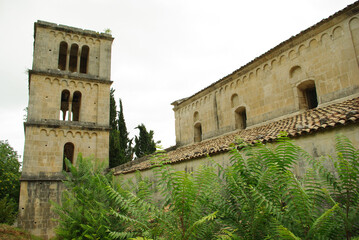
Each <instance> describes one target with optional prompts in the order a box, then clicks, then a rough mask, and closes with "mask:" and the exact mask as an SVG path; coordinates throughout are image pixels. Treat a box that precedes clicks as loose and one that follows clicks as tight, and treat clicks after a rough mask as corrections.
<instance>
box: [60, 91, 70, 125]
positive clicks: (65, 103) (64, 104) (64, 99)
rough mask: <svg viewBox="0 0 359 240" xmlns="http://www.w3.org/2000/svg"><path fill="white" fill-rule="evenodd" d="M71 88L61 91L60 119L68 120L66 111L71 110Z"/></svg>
mask: <svg viewBox="0 0 359 240" xmlns="http://www.w3.org/2000/svg"><path fill="white" fill-rule="evenodd" d="M69 99H70V92H69V90H63V91H62V93H61V105H60V120H63V121H65V120H66V113H67V111H68V110H69Z"/></svg>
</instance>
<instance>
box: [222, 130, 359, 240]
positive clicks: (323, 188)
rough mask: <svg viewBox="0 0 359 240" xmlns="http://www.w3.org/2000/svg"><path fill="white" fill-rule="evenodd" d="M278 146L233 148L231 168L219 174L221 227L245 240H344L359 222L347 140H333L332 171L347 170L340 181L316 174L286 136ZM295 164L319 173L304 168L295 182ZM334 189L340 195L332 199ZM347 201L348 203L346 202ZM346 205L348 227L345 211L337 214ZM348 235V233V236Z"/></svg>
mask: <svg viewBox="0 0 359 240" xmlns="http://www.w3.org/2000/svg"><path fill="white" fill-rule="evenodd" d="M278 142H279V143H278V144H277V145H276V146H275V147H274V148H273V149H271V148H269V147H268V146H265V145H263V144H257V146H256V147H249V146H247V145H246V144H244V143H243V142H240V143H239V145H238V146H235V147H233V149H232V151H231V155H232V158H231V161H232V166H231V167H228V168H227V169H224V174H223V176H224V178H225V180H226V191H225V194H226V198H227V200H226V202H227V204H222V205H219V209H220V211H221V212H224V213H225V217H224V218H223V219H222V221H224V222H225V223H226V224H227V225H228V226H229V227H231V228H232V229H237V231H236V232H235V233H236V234H237V235H239V236H242V237H243V238H244V239H264V238H267V239H268V238H269V239H343V237H344V236H345V235H347V236H354V234H353V231H354V229H353V226H354V225H355V224H356V223H357V222H359V221H358V217H357V216H358V214H357V213H358V204H357V202H356V201H357V200H356V199H357V198H356V197H354V196H358V192H355V191H356V189H357V187H358V177H359V175H358V172H355V171H356V170H355V169H357V168H356V167H355V166H353V165H358V158H357V155H356V154H357V150H355V148H354V147H353V145H352V144H351V143H350V142H349V140H347V139H346V138H343V137H338V139H337V152H338V158H337V160H336V161H335V162H336V164H335V165H336V166H342V168H343V169H346V171H341V170H340V169H339V170H338V173H339V174H338V177H339V179H337V178H336V177H335V175H336V174H331V173H330V172H327V171H325V168H324V167H323V166H322V167H321V168H318V166H319V164H318V163H317V162H315V161H314V159H312V158H311V157H310V156H309V155H308V154H307V153H306V152H304V151H303V150H302V149H300V148H299V147H297V146H296V145H294V144H293V143H291V141H290V140H289V139H287V138H286V137H285V136H281V137H280V138H279V139H278ZM239 149H241V151H240V150H239ZM242 153H243V154H244V155H243V154H242ZM344 159H345V160H344ZM300 160H302V161H306V162H308V163H315V166H313V167H316V169H320V170H321V171H319V170H318V171H317V170H313V169H311V168H307V169H306V172H305V174H304V176H302V177H298V176H296V175H295V174H293V172H294V166H295V165H299V163H300V162H299V161H300ZM349 162H350V164H351V165H350V167H351V168H352V170H350V171H349V170H348V165H349ZM340 164H341V165H340ZM353 169H354V170H353ZM320 173H322V174H320ZM320 175H325V176H327V177H328V178H327V179H329V180H330V181H328V182H326V181H325V180H326V179H323V178H321V177H320ZM344 175H345V177H342V176H344ZM343 178H345V179H348V181H346V182H345V181H343V180H342V179H343ZM354 179H355V180H354ZM330 183H332V184H333V185H334V186H335V187H332V186H331V185H330ZM344 185H345V186H346V188H345V187H343V186H344ZM335 189H337V190H335ZM339 189H341V191H343V189H345V190H344V191H345V192H338V194H336V193H335V191H340V190H339ZM347 189H350V190H347ZM332 190H334V192H333V191H332ZM347 193H349V194H347ZM341 194H342V195H343V196H345V197H344V199H343V197H341V196H340V195H341ZM336 195H337V196H338V199H340V198H341V200H338V201H335V198H333V197H335V196H336ZM346 197H349V198H350V200H345V198H346ZM340 201H344V202H345V203H342V204H341V203H340ZM348 202H350V203H353V205H352V204H350V205H351V207H352V208H353V209H352V210H351V213H349V214H348V216H352V217H353V219H351V220H349V221H348V219H345V218H343V219H341V216H346V212H345V211H344V213H341V211H342V210H341V208H342V209H343V208H344V209H347V208H346V206H345V207H343V205H345V204H346V203H348ZM355 204H356V205H355ZM354 206H356V207H354ZM344 209H343V210H344ZM349 209H350V208H349ZM347 229H350V231H351V232H350V233H349V234H348V233H346V232H347V231H348V230H347ZM356 229H358V228H356ZM356 231H357V230H356ZM355 235H358V233H357V232H355ZM348 239H349V238H348Z"/></svg>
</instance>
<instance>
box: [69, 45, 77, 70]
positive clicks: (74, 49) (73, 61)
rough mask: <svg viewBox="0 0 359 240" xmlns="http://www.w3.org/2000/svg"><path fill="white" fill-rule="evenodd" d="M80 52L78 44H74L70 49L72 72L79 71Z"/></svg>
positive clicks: (70, 68)
mask: <svg viewBox="0 0 359 240" xmlns="http://www.w3.org/2000/svg"><path fill="white" fill-rule="evenodd" d="M78 53H79V46H78V45H77V44H72V45H71V49H70V60H69V70H70V72H77V57H78Z"/></svg>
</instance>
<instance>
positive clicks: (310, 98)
mask: <svg viewBox="0 0 359 240" xmlns="http://www.w3.org/2000/svg"><path fill="white" fill-rule="evenodd" d="M304 93H305V98H306V100H307V104H308V109H312V108H316V107H317V106H318V100H317V91H316V90H315V87H314V88H308V89H306V90H305V92H304Z"/></svg>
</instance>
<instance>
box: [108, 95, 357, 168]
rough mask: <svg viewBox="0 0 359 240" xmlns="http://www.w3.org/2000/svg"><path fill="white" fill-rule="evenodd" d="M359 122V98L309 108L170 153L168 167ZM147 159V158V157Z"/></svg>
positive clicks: (148, 163) (141, 165)
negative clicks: (233, 147)
mask: <svg viewBox="0 0 359 240" xmlns="http://www.w3.org/2000/svg"><path fill="white" fill-rule="evenodd" d="M358 122H359V97H356V98H353V99H350V100H346V101H342V102H339V103H334V104H331V105H328V106H324V107H318V108H314V109H310V110H307V111H304V112H301V113H298V114H295V115H292V116H290V117H286V118H283V119H281V120H278V121H274V122H270V123H267V124H263V125H261V126H258V127H252V128H248V129H245V130H239V131H236V132H232V133H230V134H226V135H222V136H219V137H216V138H212V139H208V140H205V141H202V142H199V143H195V144H192V145H188V146H184V147H179V148H177V149H175V150H173V151H169V152H167V156H168V159H169V161H168V164H171V163H177V162H181V161H186V160H192V159H196V158H201V157H205V156H207V155H208V154H209V155H213V154H218V153H221V152H226V151H228V150H229V145H230V144H231V143H233V142H235V141H236V139H238V138H241V139H243V140H245V141H246V142H248V143H253V142H255V141H258V140H259V141H261V142H270V141H274V140H275V139H276V138H277V136H278V134H279V133H280V132H281V131H285V132H287V133H288V135H289V137H297V136H301V135H304V134H311V133H314V132H317V131H320V130H323V129H329V128H333V127H336V126H341V125H347V124H350V123H358ZM147 159H148V158H147ZM147 159H144V160H145V161H142V162H139V163H137V164H129V165H126V166H119V167H117V168H115V173H114V174H115V175H118V174H125V173H130V172H134V171H137V170H145V169H149V168H151V167H153V166H154V165H153V163H152V162H151V161H150V160H147Z"/></svg>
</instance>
